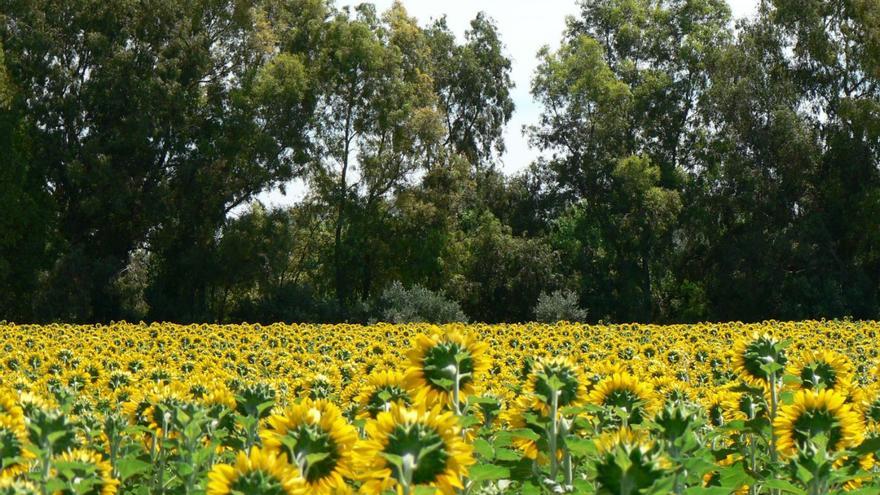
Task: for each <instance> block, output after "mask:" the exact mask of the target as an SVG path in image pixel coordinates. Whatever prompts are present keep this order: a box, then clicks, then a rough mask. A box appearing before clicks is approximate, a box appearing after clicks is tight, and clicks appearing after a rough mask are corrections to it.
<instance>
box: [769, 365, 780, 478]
mask: <svg viewBox="0 0 880 495" xmlns="http://www.w3.org/2000/svg"><path fill="white" fill-rule="evenodd" d="M776 393H777V392H776V372H775V371H774V372H772V373H770V460H771V461H772V462H773V463H774V464H775V463H776V460H777V452H776V430H775V429H774V428H773V422H774V421H776V409H777V407H778V402H779V399H778V398H777V396H776Z"/></svg>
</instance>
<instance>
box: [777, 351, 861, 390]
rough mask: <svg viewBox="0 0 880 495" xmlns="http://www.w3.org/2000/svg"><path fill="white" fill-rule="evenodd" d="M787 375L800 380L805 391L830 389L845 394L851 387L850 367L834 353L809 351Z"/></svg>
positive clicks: (851, 374)
mask: <svg viewBox="0 0 880 495" xmlns="http://www.w3.org/2000/svg"><path fill="white" fill-rule="evenodd" d="M789 373H790V374H792V375H794V376H796V377H798V378H799V379H800V382H801V384H800V386H801V388H804V389H807V390H819V389H823V388H826V389H831V390H836V391H838V392H841V393H844V394H845V393H847V390H849V388H850V386H851V385H852V377H853V371H852V365H851V364H850V362H849V360H847V358H846V357H845V356H843V355H842V354H839V353H837V352H834V351H828V350H821V351H810V352H807V353H805V354H804V355H803V356H801V358H800V359H798V360H797V361H796V362H795V363H794V364H793V365H792V366H791V367H790V369H789Z"/></svg>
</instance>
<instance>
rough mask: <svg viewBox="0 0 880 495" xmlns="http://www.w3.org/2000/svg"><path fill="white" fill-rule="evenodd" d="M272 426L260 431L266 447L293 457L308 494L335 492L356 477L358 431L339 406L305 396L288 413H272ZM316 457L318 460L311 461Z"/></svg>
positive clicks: (274, 452) (270, 423)
mask: <svg viewBox="0 0 880 495" xmlns="http://www.w3.org/2000/svg"><path fill="white" fill-rule="evenodd" d="M269 425H270V427H269V428H267V429H264V430H262V431H261V432H260V437H261V438H262V440H263V446H264V448H265V449H266V450H267V451H268V452H270V453H272V454H276V455H277V454H281V453H283V455H285V456H286V457H287V458H289V459H292V460H293V464H294V465H295V467H297V468H298V470H299V473H300V477H301V478H302V482H303V484H304V488H306V489H307V493H310V494H321V495H326V494H331V493H335V492H336V491H337V490H340V489H343V488H344V487H345V478H351V477H352V476H353V474H352V448H353V447H354V444H355V443H356V442H357V439H358V438H357V431H356V430H355V429H354V427H352V426H351V425H349V424H348V423H347V422H346V421H345V418H343V416H342V412H341V411H340V410H339V408H338V407H336V406H335V405H333V404H331V403H330V402H327V401H325V400H317V401H312V400H310V399H305V400H303V401H302V402H301V403H300V404H294V405H292V406H290V407H288V408H287V410H286V411H285V412H284V414H281V415H274V416H271V417H270V418H269ZM316 456H317V457H318V460H310V459H314V458H315V457H316ZM322 456H323V457H322Z"/></svg>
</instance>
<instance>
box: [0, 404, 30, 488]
mask: <svg viewBox="0 0 880 495" xmlns="http://www.w3.org/2000/svg"><path fill="white" fill-rule="evenodd" d="M14 421H15V420H14V419H13V418H12V417H11V416H6V415H0V459H4V460H6V459H17V460H16V461H7V464H5V465H3V466H2V469H0V478H9V477H13V476H15V475H17V474H20V473H23V472H25V471H27V470H28V464H29V461H30V460H31V459H34V458H35V456H34V454H33V453H32V452H31V451H30V450H28V448H27V447H26V445H27V442H28V436H27V432H26V430H25V427H24V423H23V422H14Z"/></svg>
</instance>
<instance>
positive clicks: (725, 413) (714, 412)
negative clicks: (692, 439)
mask: <svg viewBox="0 0 880 495" xmlns="http://www.w3.org/2000/svg"><path fill="white" fill-rule="evenodd" d="M703 407H705V409H706V415H707V416H708V418H709V423H710V424H711V425H712V426H723V425H725V424H727V423H729V422H730V421H733V420H736V419H745V414H743V412H742V411H740V410H739V394H737V393H736V392H731V391H729V390H724V389H721V390H718V391H713V392H709V394H708V395H707V397H706V398H705V399H704V400H703Z"/></svg>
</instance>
